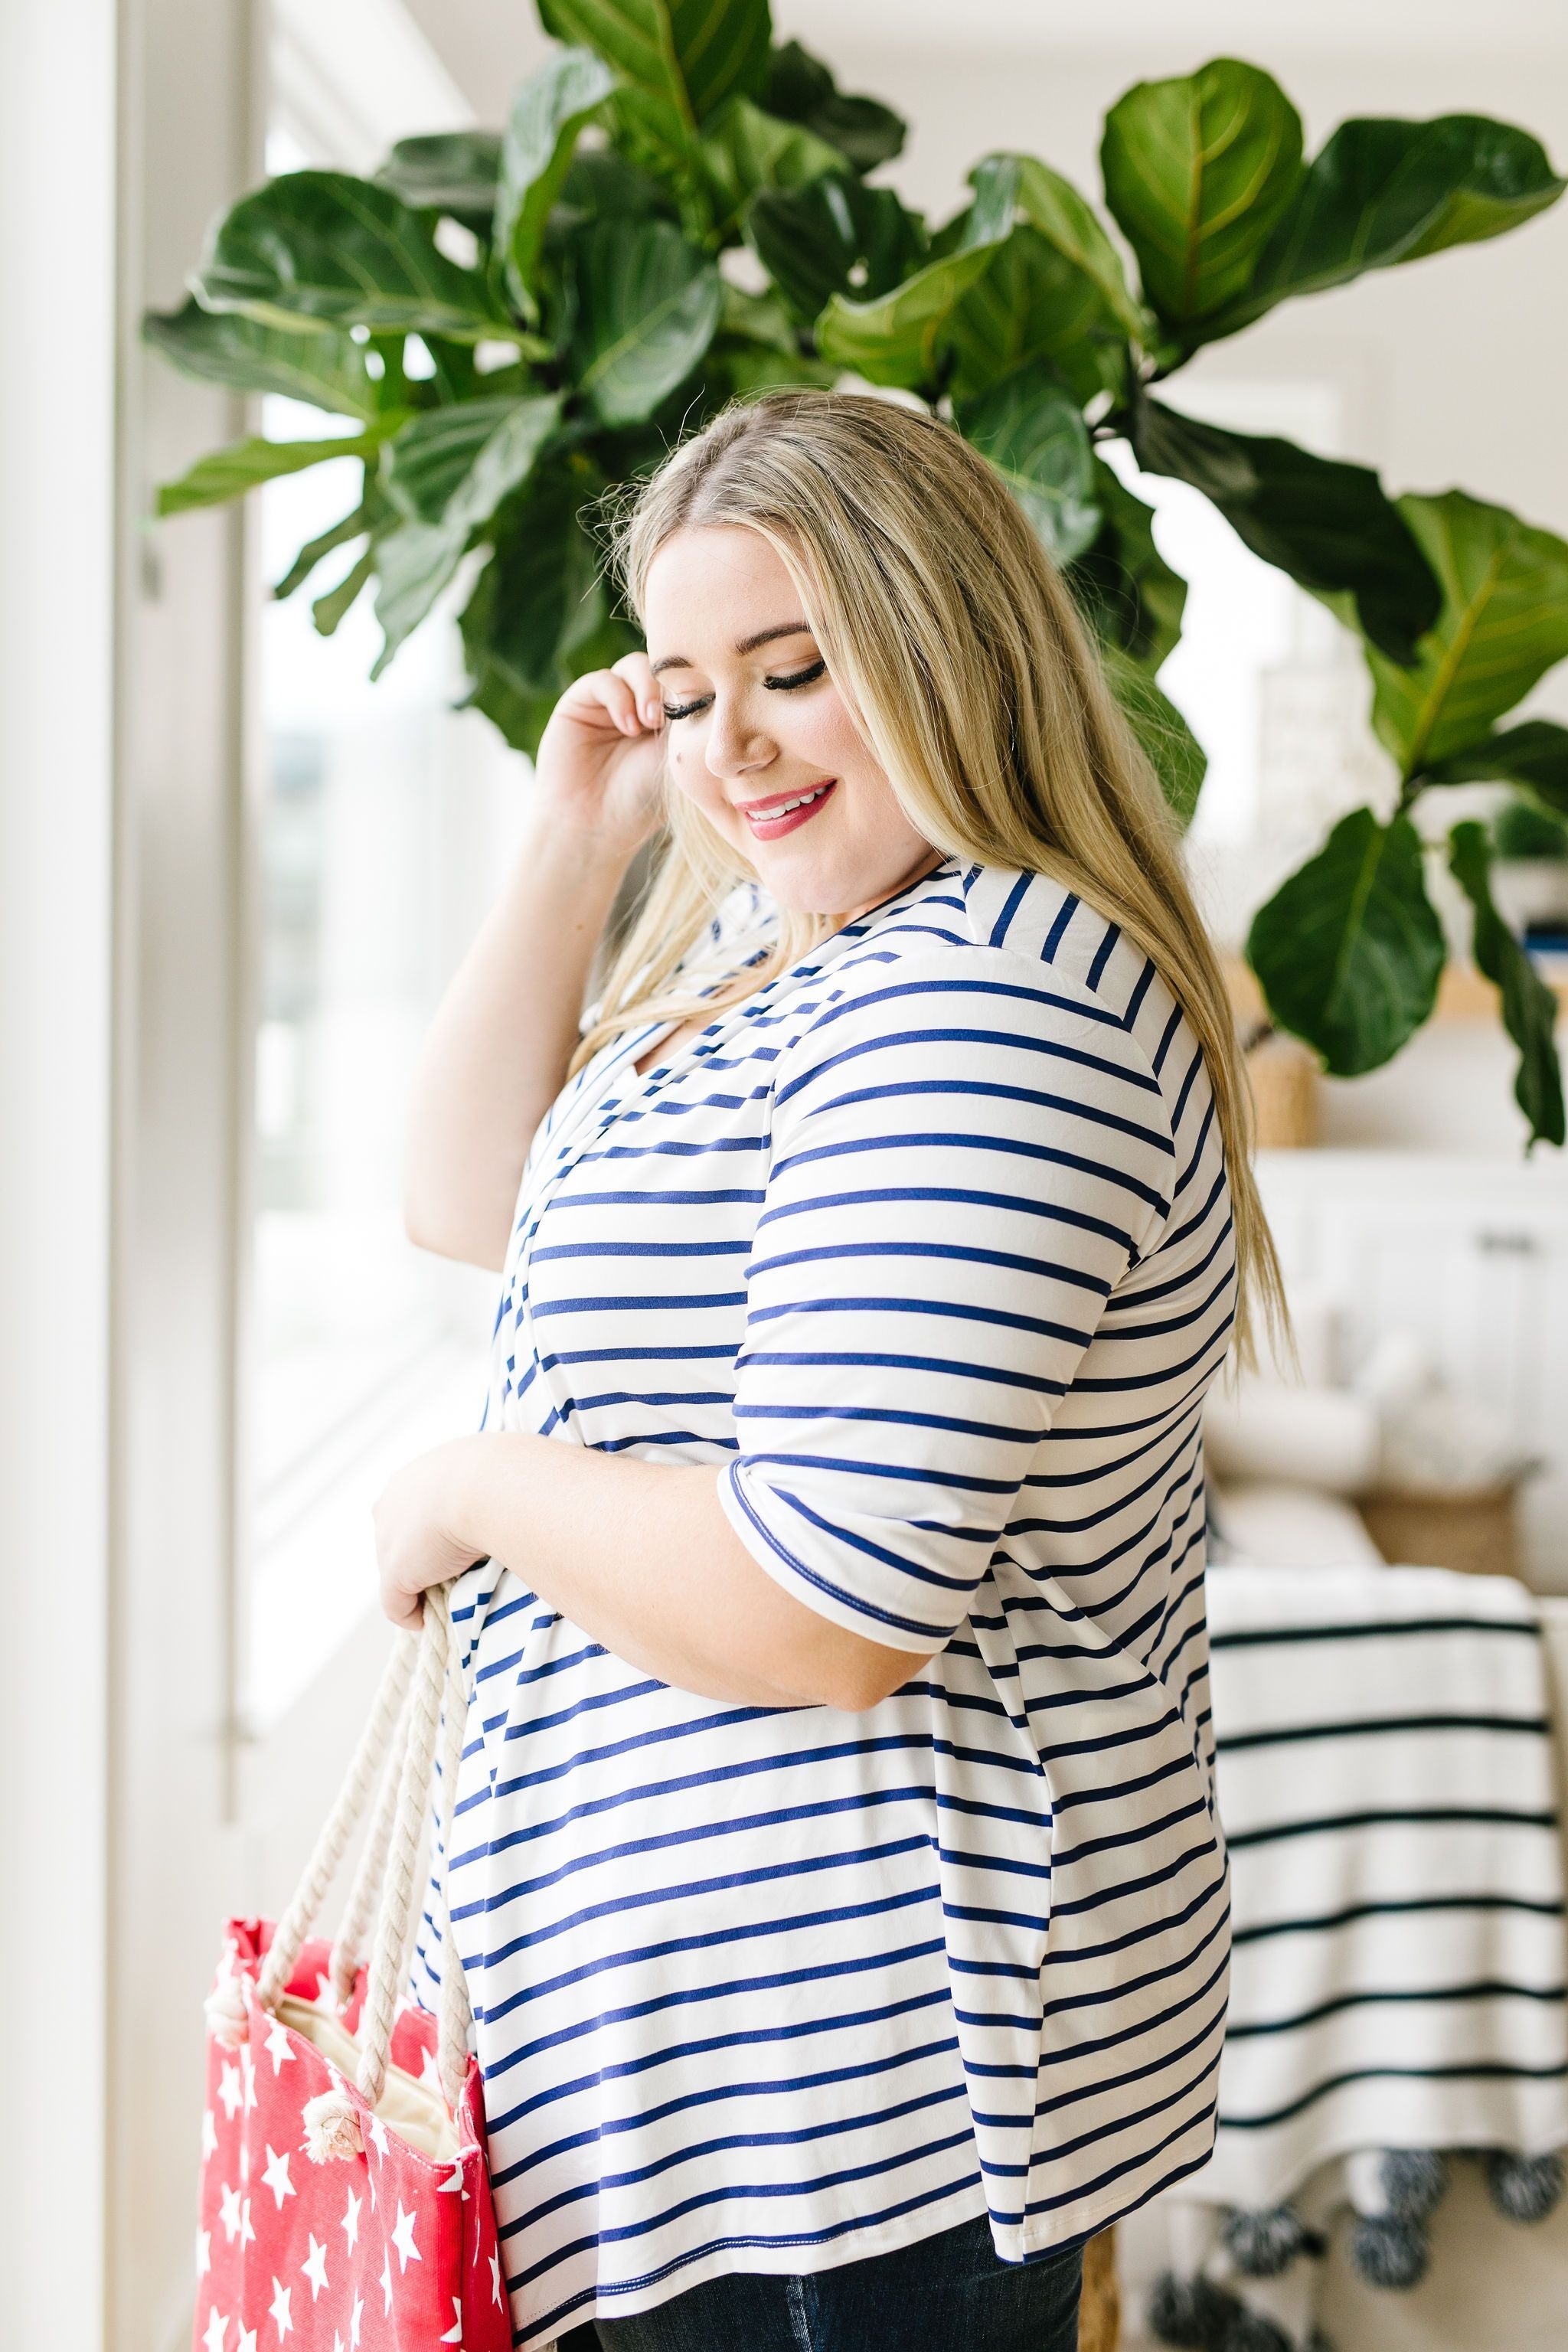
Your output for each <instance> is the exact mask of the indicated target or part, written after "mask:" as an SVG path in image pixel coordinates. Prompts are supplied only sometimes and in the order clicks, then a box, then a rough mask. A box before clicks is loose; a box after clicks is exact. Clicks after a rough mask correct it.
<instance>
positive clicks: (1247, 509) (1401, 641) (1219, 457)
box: [1131, 397, 1440, 667]
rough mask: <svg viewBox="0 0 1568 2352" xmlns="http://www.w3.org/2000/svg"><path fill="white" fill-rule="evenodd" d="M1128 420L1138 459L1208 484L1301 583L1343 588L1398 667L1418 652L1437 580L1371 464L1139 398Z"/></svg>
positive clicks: (1269, 558) (1364, 626) (1259, 546)
mask: <svg viewBox="0 0 1568 2352" xmlns="http://www.w3.org/2000/svg"><path fill="white" fill-rule="evenodd" d="M1131 440H1132V446H1133V449H1134V451H1135V453H1136V455H1137V458H1138V462H1139V464H1140V465H1141V466H1142V467H1146V468H1147V469H1148V471H1149V472H1150V473H1153V474H1169V475H1172V476H1173V477H1174V478H1176V479H1177V480H1178V481H1184V482H1191V483H1192V484H1193V486H1194V488H1196V489H1200V490H1202V491H1203V492H1204V494H1205V497H1206V498H1208V499H1212V500H1213V501H1214V504H1215V506H1216V507H1218V509H1219V510H1220V512H1221V514H1223V515H1224V517H1225V519H1226V521H1227V522H1228V523H1229V525H1230V527H1231V529H1232V530H1234V531H1235V532H1236V534H1237V537H1238V538H1239V539H1241V540H1243V541H1245V542H1246V543H1247V546H1248V547H1250V548H1251V550H1252V551H1253V553H1254V554H1255V555H1260V556H1262V558H1263V560H1264V562H1266V563H1275V564H1278V565H1279V569H1280V570H1281V571H1282V572H1289V575H1290V577H1291V579H1292V580H1296V581H1299V582H1300V584H1301V586H1302V587H1303V588H1310V589H1311V590H1312V591H1313V592H1314V593H1317V594H1321V595H1322V594H1332V593H1335V592H1336V591H1344V592H1346V593H1348V595H1349V596H1350V597H1351V598H1352V600H1353V605H1354V612H1355V618H1356V622H1357V624H1358V625H1359V626H1360V628H1361V630H1362V632H1363V635H1365V636H1366V637H1368V638H1369V639H1370V640H1371V642H1372V644H1373V646H1378V647H1380V648H1381V650H1382V652H1383V653H1384V655H1385V656H1388V657H1389V665H1390V666H1391V667H1392V666H1393V664H1394V663H1399V662H1406V663H1407V662H1413V661H1414V660H1415V650H1416V641H1417V639H1418V638H1419V637H1420V636H1421V635H1422V633H1423V632H1424V631H1425V630H1426V629H1428V628H1430V627H1431V625H1432V624H1433V622H1434V621H1435V620H1436V616H1437V612H1438V608H1439V601H1440V600H1439V591H1438V587H1437V583H1436V579H1435V578H1434V577H1433V573H1432V571H1431V569H1430V568H1429V566H1428V564H1427V562H1426V557H1425V556H1424V554H1423V552H1422V550H1421V547H1420V546H1419V545H1418V544H1417V543H1416V538H1415V535H1414V534H1413V531H1412V528H1411V526H1410V524H1409V523H1408V522H1407V520H1405V514H1404V511H1403V507H1404V503H1405V502H1403V501H1402V502H1400V504H1399V505H1397V506H1396V505H1395V503H1394V501H1392V500H1391V499H1388V498H1386V497H1385V496H1384V489H1383V486H1382V484H1381V483H1380V482H1379V480H1378V478H1377V476H1376V475H1375V474H1374V473H1373V471H1372V469H1371V467H1367V466H1351V465H1345V464H1343V463H1342V462H1341V461H1340V460H1339V459H1337V458H1331V457H1314V456H1313V455H1312V454H1311V452H1310V450H1307V449H1299V448H1298V447H1297V446H1295V444H1294V443H1293V442H1290V441H1280V440H1277V439H1275V438H1273V437H1272V436H1263V437H1259V436H1253V435H1251V434H1246V433H1226V432H1223V431H1222V430H1221V429H1220V427H1219V426H1218V425H1204V424H1201V423H1199V422H1198V420H1197V419H1196V418H1194V417H1191V416H1182V415H1177V413H1176V412H1175V411H1174V410H1173V409H1170V408H1165V407H1163V406H1162V405H1161V404H1160V403H1159V402H1158V401H1155V400H1149V399H1147V398H1142V397H1140V398H1139V399H1138V400H1137V401H1136V402H1135V403H1134V404H1133V408H1132V412H1131Z"/></svg>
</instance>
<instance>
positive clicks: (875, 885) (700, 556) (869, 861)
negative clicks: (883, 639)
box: [643, 524, 938, 921]
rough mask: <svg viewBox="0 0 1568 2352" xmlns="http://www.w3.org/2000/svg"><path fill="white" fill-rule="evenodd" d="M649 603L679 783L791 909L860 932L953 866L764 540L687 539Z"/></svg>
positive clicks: (680, 540)
mask: <svg viewBox="0 0 1568 2352" xmlns="http://www.w3.org/2000/svg"><path fill="white" fill-rule="evenodd" d="M643 604H644V621H645V625H646V628H647V651H648V659H649V661H650V663H651V664H652V667H653V670H654V674H655V676H656V677H657V678H658V686H659V691H660V693H661V694H662V696H663V698H664V710H665V727H666V731H667V735H668V754H667V756H668V769H669V778H670V782H671V783H672V784H673V785H674V786H675V788H676V789H677V790H678V791H679V792H682V793H685V794H686V795H687V797H688V799H689V800H691V801H694V802H695V803H696V804H697V806H698V807H699V808H700V810H701V811H702V813H703V814H704V815H705V816H707V817H708V818H709V819H710V822H711V823H712V824H714V825H716V826H717V828H718V830H719V831H720V832H721V834H722V835H723V836H724V838H725V840H726V841H727V842H729V843H731V845H733V847H734V848H735V849H736V850H737V851H738V853H739V854H740V856H742V858H743V859H744V860H745V862H746V864H747V865H749V866H752V868H753V869H754V870H755V872H756V874H757V876H758V877H759V879H760V880H761V881H762V883H763V887H764V888H765V889H766V890H767V891H769V892H770V894H771V895H772V896H773V898H775V899H776V900H777V901H778V903H779V905H780V906H781V907H786V908H790V909H791V910H792V911H794V912H795V913H799V914H814V915H836V916H837V918H838V919H839V920H840V921H847V920H848V919H850V918H851V917H853V916H855V915H858V914H861V913H863V912H864V911H865V910H866V908H869V907H874V906H876V905H877V903H878V902H879V900H880V899H883V898H889V897H890V896H891V894H892V893H893V892H894V891H895V890H897V889H899V888H900V887H901V885H903V884H904V883H905V882H909V881H912V880H913V879H914V878H915V877H916V876H917V875H918V874H921V873H923V872H925V871H926V869H927V868H928V867H930V866H933V865H935V864H936V863H937V862H938V859H937V852H936V851H935V850H934V849H933V848H932V847H931V844H930V842H928V841H927V840H926V839H925V838H924V836H923V835H921V834H919V833H917V832H916V831H915V828H914V827H913V825H912V824H910V821H909V819H908V818H907V817H906V816H905V815H904V814H903V812H902V810H901V809H900V806H899V804H898V802H897V801H896V800H895V799H894V797H893V791H892V786H891V785H890V784H889V782H888V778H887V775H886V772H884V771H883V770H882V769H881V768H880V767H879V765H878V764H877V761H876V759H875V757H874V756H873V754H872V753H871V752H870V751H868V748H867V746H866V744H865V742H864V741H863V740H862V739H861V737H860V735H859V733H858V730H857V729H856V727H855V724H854V721H853V720H852V719H851V718H850V715H849V712H848V710H847V709H846V707H845V704H844V700H843V698H842V697H841V696H840V694H839V691H838V688H837V687H836V686H835V685H834V683H833V680H832V679H831V678H830V677H828V675H827V672H826V666H825V665H824V662H823V658H822V655H821V653H820V652H819V650H818V648H817V644H816V638H815V637H814V636H813V635H812V633H811V630H810V629H809V627H808V626H807V625H806V619H805V613H804V612H803V611H802V610H801V600H800V593H799V591H798V590H797V588H796V587H795V583H794V582H793V581H792V580H791V578H790V576H789V573H788V572H787V571H786V570H785V568H784V563H783V562H781V560H780V558H779V557H778V556H777V555H776V554H775V553H774V551H773V549H772V548H771V547H770V546H769V544H768V542H767V541H766V540H765V539H763V538H762V537H761V536H760V535H759V533H757V532H756V531H754V530H741V529H739V528H737V527H735V526H733V525H731V524H709V525H705V526H701V527H699V528H693V529H689V530H680V531H677V532H676V533H675V535H674V537H673V538H671V539H668V540H666V541H665V543H664V545H663V546H662V547H661V548H660V549H659V551H658V554H657V555H656V556H655V558H654V560H653V562H652V563H651V564H650V565H649V567H648V574H647V583H646V586H645V590H644V597H643ZM790 803H800V805H798V806H794V807H792V806H790V805H789V804H790Z"/></svg>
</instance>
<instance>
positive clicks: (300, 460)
mask: <svg viewBox="0 0 1568 2352" xmlns="http://www.w3.org/2000/svg"><path fill="white" fill-rule="evenodd" d="M406 416H407V411H406V410H403V411H401V412H399V411H397V410H393V411H391V412H390V413H389V414H388V415H385V416H384V417H382V418H380V419H378V421H377V422H376V423H375V424H374V425H372V426H370V427H369V428H368V429H367V430H366V431H365V432H363V433H344V434H339V435H337V436H334V437H333V438H331V439H329V440H325V441H267V440H263V439H262V437H261V436H259V435H258V434H253V435H251V436H249V437H248V438H247V439H246V440H244V441H231V442H230V443H229V445H228V446H227V448H226V449H209V450H208V452H207V454H206V456H205V457H198V458H197V459H196V462H195V465H194V466H193V467H191V469H190V471H189V473H186V474H182V475H181V476H180V478H179V480H178V481H177V482H164V483H163V485H162V487H161V488H160V489H159V491H158V496H157V501H156V511H157V512H158V513H159V514H161V515H177V514H186V513H188V512H189V510H190V509H191V508H192V507H216V506H222V505H223V504H224V502H225V500H226V499H242V498H243V497H244V496H245V494H246V492H247V490H254V489H256V488H258V486H259V485H260V484H261V483H262V482H273V481H276V480H278V478H279V476H281V475H284V474H300V473H303V472H304V470H305V468H306V467H307V466H321V465H325V464H327V463H329V462H330V460H331V459H332V458H333V457H374V455H375V453H376V451H377V449H378V448H379V447H380V446H381V444H382V442H383V441H384V440H385V439H386V437H387V436H388V435H389V434H391V433H395V432H396V430H397V428H398V426H399V425H402V424H403V423H405V420H406Z"/></svg>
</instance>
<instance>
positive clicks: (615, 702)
mask: <svg viewBox="0 0 1568 2352" xmlns="http://www.w3.org/2000/svg"><path fill="white" fill-rule="evenodd" d="M626 661H628V662H629V661H639V662H640V663H641V664H642V674H641V676H640V677H639V676H637V674H636V673H635V672H634V673H633V674H632V675H631V676H629V677H628V676H627V675H626V672H625V667H624V664H622V663H619V662H618V663H617V664H616V667H615V668H614V669H595V670H590V671H589V672H588V673H587V675H586V676H585V677H580V678H578V679H577V680H576V682H575V683H574V685H572V686H570V687H568V688H567V690H566V692H565V693H564V694H563V696H562V698H561V699H562V703H563V706H564V708H565V709H567V710H568V711H570V713H571V715H572V716H573V718H574V719H581V720H584V721H585V722H586V723H587V724H588V725H590V726H592V725H593V724H594V723H595V721H596V720H597V719H599V716H600V713H601V712H602V713H603V714H604V717H605V719H608V720H609V722H610V724H611V726H612V727H615V728H616V729H617V730H619V731H620V733H621V734H623V735H642V734H645V733H654V734H657V733H658V730H660V729H661V728H662V726H663V725H664V705H663V702H662V701H661V700H660V698H659V693H658V688H657V687H656V686H655V685H654V683H653V678H652V674H651V672H650V671H649V670H648V667H647V656H646V655H627V656H626Z"/></svg>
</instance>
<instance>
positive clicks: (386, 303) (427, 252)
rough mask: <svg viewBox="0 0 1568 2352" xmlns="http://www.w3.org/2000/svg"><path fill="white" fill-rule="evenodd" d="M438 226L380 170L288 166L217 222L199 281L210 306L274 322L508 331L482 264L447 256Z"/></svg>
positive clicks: (464, 334) (470, 335)
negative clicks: (386, 182) (377, 178)
mask: <svg viewBox="0 0 1568 2352" xmlns="http://www.w3.org/2000/svg"><path fill="white" fill-rule="evenodd" d="M436 226H437V225H436V222H435V220H434V218H433V217H432V215H430V214H428V213H424V212H416V211H414V210H413V208H412V207H411V206H410V205H405V203H404V202H403V201H402V199H401V198H400V197H398V196H395V195H394V194H393V193H392V191H391V189H390V188H384V187H380V186H378V185H377V184H376V183H375V182H374V181H373V180H356V179H353V178H352V177H351V176H350V174H349V173H346V172H286V173H284V174H283V175H282V177H281V178H279V179H276V180H268V183H267V184H266V185H265V187H261V188H258V189H256V190H255V192H254V193H253V194H250V195H248V196H242V197H241V199H240V201H239V203H238V204H237V205H235V206H234V208H233V210H232V211H231V212H229V213H227V214H226V215H225V216H224V218H223V219H222V220H221V221H219V223H218V224H217V226H216V229H215V230H214V232H213V236H212V239H211V242H210V244H209V246H208V248H207V252H206V256H205V259H204V261H203V262H202V265H201V267H200V268H199V269H198V270H197V271H196V273H195V277H194V278H193V279H192V281H191V285H192V290H193V292H194V293H195V297H196V299H197V300H198V301H199V302H200V303H202V304H203V306H204V307H205V309H207V310H240V311H243V312H244V313H245V314H246V316H247V318H252V319H259V320H262V321H263V322H265V323H270V324H272V325H274V326H283V327H289V326H294V327H303V326H305V325H306V324H307V323H310V322H313V321H318V320H319V321H323V322H325V323H326V324H328V325H332V326H345V327H346V326H355V325H360V326H366V327H372V328H375V327H381V328H386V329H389V330H392V331H406V330H410V329H412V330H413V331H416V332H417V333H426V332H429V333H434V334H438V335H451V336H452V337H454V338H455V340H457V341H460V342H461V341H477V340H478V339H479V338H480V337H482V336H487V335H494V334H497V333H501V334H504V333H505V332H506V331H507V328H508V326H509V324H510V321H509V320H506V318H505V317H504V315H498V313H497V310H496V309H495V306H494V305H493V303H492V302H491V300H490V297H489V290H488V289H487V287H486V283H485V279H484V278H483V276H482V274H481V273H480V272H479V271H478V270H473V269H462V268H458V264H457V263H456V262H455V261H448V260H447V257H446V255H445V254H444V253H442V252H441V251H440V250H439V249H438V247H437V244H436Z"/></svg>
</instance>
